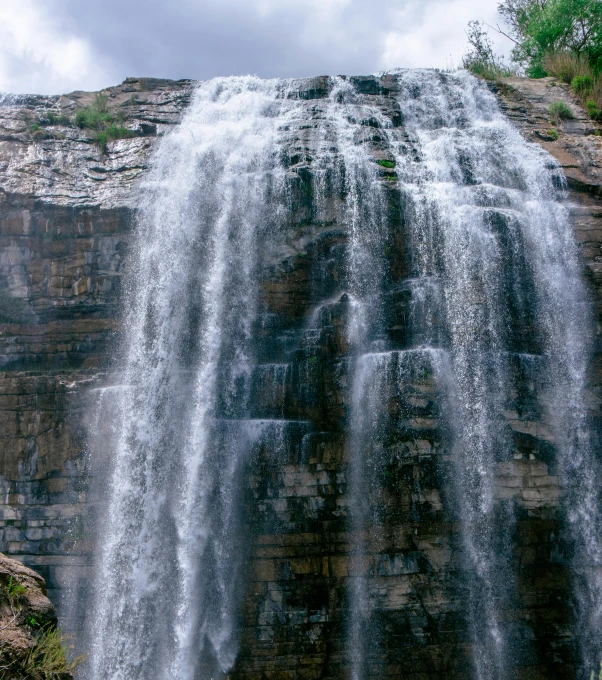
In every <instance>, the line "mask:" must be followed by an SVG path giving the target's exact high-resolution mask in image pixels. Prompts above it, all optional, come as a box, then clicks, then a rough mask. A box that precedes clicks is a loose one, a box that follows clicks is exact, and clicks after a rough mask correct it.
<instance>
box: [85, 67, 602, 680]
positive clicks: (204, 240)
mask: <svg viewBox="0 0 602 680" xmlns="http://www.w3.org/2000/svg"><path fill="white" fill-rule="evenodd" d="M323 81H324V82H323V83H322V85H320V87H317V86H316V87H315V88H314V89H311V90H309V91H306V90H303V93H302V94H300V93H301V92H302V86H303V84H302V83H300V82H299V81H262V80H259V79H257V78H252V77H245V78H220V79H216V80H213V81H209V82H207V83H202V84H200V85H199V86H198V88H197V90H196V92H195V95H194V98H193V100H192V103H191V105H190V108H189V109H188V111H187V112H186V114H185V116H184V119H183V121H182V123H181V125H180V126H179V127H178V128H177V129H175V130H174V131H172V132H171V133H170V134H168V135H167V136H166V137H165V138H164V139H162V140H161V143H160V144H159V146H158V150H157V151H156V153H155V155H154V157H153V162H152V170H151V171H150V174H149V177H148V179H147V181H146V184H145V186H144V187H143V188H142V189H141V203H140V205H141V208H140V211H139V216H138V221H137V230H136V234H135V249H134V250H135V252H134V256H135V258H134V259H135V263H136V264H135V267H134V270H133V273H132V276H131V284H130V287H129V289H128V290H127V309H126V312H125V334H124V335H125V341H124V357H125V358H124V366H123V369H122V370H121V371H120V380H119V382H120V384H121V387H120V388H119V389H118V390H113V391H111V396H112V398H113V399H114V400H115V403H113V404H112V405H111V412H112V413H119V419H118V420H119V422H118V424H115V422H114V421H113V423H112V426H111V430H112V435H111V437H108V438H107V437H106V436H105V433H104V432H103V418H97V420H96V421H95V426H94V427H95V432H94V433H93V438H95V441H96V444H95V447H96V448H98V447H99V445H101V448H102V446H106V447H108V449H110V455H108V454H107V453H106V452H105V453H104V454H103V460H107V461H108V460H111V461H112V462H111V470H110V475H109V477H108V478H106V479H105V480H104V481H103V479H102V473H101V471H97V473H95V476H96V477H97V481H96V482H95V483H96V485H97V492H96V496H97V497H98V498H101V499H102V498H103V497H104V498H105V499H106V500H104V501H102V500H101V501H99V502H100V505H101V506H102V505H103V504H104V505H105V506H106V508H105V510H104V513H101V519H100V520H99V522H100V524H99V536H100V540H99V548H98V555H97V558H98V559H97V570H96V580H95V584H96V585H95V592H96V601H95V603H94V608H93V614H92V615H91V616H90V617H89V618H90V639H91V640H92V648H91V649H92V651H91V659H90V664H89V666H90V670H89V673H90V675H89V677H90V679H91V680H126V679H127V680H137V679H140V680H141V679H142V678H157V679H165V680H167V679H171V678H178V679H181V680H207V679H208V678H217V677H224V676H225V675H227V674H228V673H229V672H230V671H231V670H232V669H233V667H234V665H235V661H236V658H237V654H238V652H239V647H240V638H241V633H240V631H241V629H242V627H243V622H242V619H241V617H242V610H243V600H244V591H245V582H244V578H243V576H244V574H245V571H246V567H245V565H246V558H247V555H248V551H249V550H250V549H251V543H252V538H251V537H250V536H249V535H248V533H247V532H245V530H244V520H245V518H244V514H245V511H246V510H245V508H247V509H248V502H249V494H248V493H247V492H248V489H247V487H248V480H247V477H248V476H249V474H250V473H249V470H250V466H251V464H252V463H251V461H252V459H253V456H254V455H256V452H257V451H259V450H261V451H262V452H263V453H262V454H261V455H266V456H271V461H272V463H271V464H272V465H273V466H275V468H276V469H277V468H278V466H279V465H280V466H282V465H284V464H285V461H290V460H296V461H299V460H305V458H306V449H305V447H306V443H307V441H309V439H308V437H309V433H310V432H312V431H316V432H318V433H319V432H322V433H323V431H324V430H327V429H328V428H330V429H331V430H332V431H334V432H335V434H337V435H341V437H342V438H343V439H344V441H345V442H346V445H347V446H346V450H347V452H348V453H347V458H348V460H347V461H346V465H347V468H346V470H345V472H346V484H347V487H346V489H347V505H346V513H347V514H346V527H347V529H346V530H347V533H348V535H349V539H348V542H349V547H348V557H347V566H346V570H347V571H346V590H347V592H346V600H345V602H346V604H345V605H344V606H343V611H344V612H345V621H344V626H343V627H344V631H345V632H344V635H345V645H346V650H345V655H344V656H345V660H344V662H343V664H342V665H343V668H344V675H345V677H350V678H352V680H365V679H367V678H369V677H378V676H379V673H380V671H379V669H380V668H381V666H382V664H383V663H384V661H383V659H384V658H385V656H386V653H388V652H386V650H385V644H384V641H386V636H387V635H389V629H388V628H387V623H386V617H384V616H381V615H382V607H383V606H384V605H383V604H382V603H383V601H384V600H385V599H386V597H385V595H384V594H383V593H384V591H385V590H386V588H385V587H384V586H382V581H379V579H381V578H382V577H384V576H390V575H396V576H403V575H407V574H414V573H418V572H419V571H420V568H419V567H418V566H417V563H418V561H419V559H420V558H419V549H418V548H417V547H416V546H415V545H414V542H413V538H412V536H411V535H410V534H408V535H407V536H404V537H403V539H402V538H399V537H397V538H396V539H395V540H397V543H395V541H394V540H393V539H392V538H391V536H392V535H393V534H394V533H395V531H397V529H398V528H399V527H398V526H397V525H396V526H395V527H394V529H395V531H393V530H392V528H391V526H392V523H394V522H397V523H398V525H400V526H401V525H403V526H404V527H409V528H408V532H409V531H410V530H411V529H412V527H414V526H417V525H418V524H419V523H420V522H422V521H424V520H425V518H428V519H429V521H433V522H438V523H440V524H443V523H448V524H453V525H454V526H456V525H457V526H458V527H459V529H458V530H459V533H460V548H459V550H458V557H457V558H456V559H458V563H459V572H460V576H459V577H458V578H459V581H461V584H462V587H461V589H460V595H458V599H459V600H461V603H460V605H458V606H459V607H460V608H461V609H462V612H463V616H464V617H465V619H466V620H467V622H468V623H467V625H468V628H469V637H470V648H471V657H472V661H473V668H472V669H471V671H470V672H471V674H472V676H473V677H474V678H475V680H491V679H496V680H504V679H505V678H510V677H513V675H512V672H513V671H512V663H513V649H514V648H515V645H516V644H517V643H518V640H517V633H516V631H514V630H513V628H512V625H511V622H509V614H508V612H509V611H510V610H511V608H512V606H514V603H515V601H516V598H517V584H516V578H517V574H516V571H515V570H516V566H515V564H514V562H513V556H512V541H513V537H514V534H515V531H516V524H517V517H516V514H517V510H516V507H515V505H514V503H513V502H512V501H511V500H508V499H504V498H498V497H497V495H496V476H497V475H498V474H499V469H500V466H503V465H505V464H508V462H511V461H513V460H515V458H520V457H521V456H522V453H521V451H520V450H518V448H517V444H516V441H515V432H514V431H513V418H514V416H513V409H514V408H515V406H514V405H513V399H514V393H515V391H516V386H517V384H518V381H519V380H520V379H521V378H520V375H519V374H520V372H521V371H523V372H524V371H525V370H529V371H530V372H531V374H532V376H533V380H532V381H533V384H534V385H535V387H534V391H535V393H536V401H537V409H539V411H538V413H539V416H538V417H539V418H540V420H541V423H542V427H543V426H545V427H549V428H550V430H551V431H553V437H552V436H551V438H553V439H554V446H555V456H556V463H557V466H558V469H559V471H560V473H561V474H562V476H563V483H564V487H565V489H566V493H565V494H564V498H563V501H562V502H563V503H564V506H563V511H564V513H565V515H566V517H567V522H568V526H569V527H570V533H571V535H572V538H573V540H574V558H573V567H574V571H575V574H576V584H575V594H576V602H577V609H576V619H577V628H578V629H579V637H580V641H581V648H582V656H583V666H584V668H585V667H587V668H589V667H593V665H594V664H595V662H596V660H597V659H598V657H599V655H600V653H601V652H602V648H601V646H600V643H599V642H598V635H597V632H598V630H599V629H600V624H601V623H602V620H601V619H602V576H600V574H601V573H602V540H601V539H600V538H599V537H598V532H597V528H598V527H599V526H600V522H601V521H602V517H601V516H600V512H599V507H600V503H599V490H598V489H599V484H598V480H599V478H600V471H599V470H598V463H597V461H596V456H595V450H594V443H593V440H592V435H591V433H590V424H589V422H588V408H587V404H588V393H587V371H588V366H589V361H590V354H591V352H592V345H593V337H592V336H593V330H592V325H593V323H592V318H591V311H590V301H589V299H588V294H587V291H586V289H585V286H584V283H583V281H582V274H581V271H580V267H581V265H580V262H579V258H578V252H577V247H576V244H575V242H574V237H573V234H572V231H571V225H570V222H569V219H568V213H567V209H566V206H565V205H564V203H563V199H564V184H563V181H564V180H563V176H562V173H561V171H560V169H559V167H558V165H557V164H556V163H555V161H553V159H552V158H551V157H550V156H549V155H547V154H546V153H545V152H544V151H543V150H542V149H541V148H540V147H538V146H536V145H533V144H529V143H527V142H526V141H525V140H524V139H523V138H522V137H521V136H520V134H519V133H518V132H517V131H516V130H515V129H514V128H513V126H512V125H511V124H510V122H509V121H508V120H506V118H505V117H504V116H503V115H502V113H501V112H500V110H499V108H498V104H497V101H496V99H495V97H494V95H493V94H492V93H491V92H490V91H489V90H488V89H487V87H486V85H484V84H483V83H482V82H479V81H477V80H476V79H475V78H474V77H473V76H471V75H469V74H468V73H464V72H459V73H456V74H445V73H440V72H435V71H431V70H425V71H421V70H417V71H405V70H403V71H399V72H397V71H396V72H392V73H389V74H384V75H383V76H382V77H380V78H379V79H373V81H371V82H376V83H377V86H376V85H374V86H373V85H370V87H368V86H367V85H365V84H362V81H361V79H349V78H344V77H338V78H330V79H323ZM320 88H322V89H320ZM370 88H372V89H370ZM379 88H380V89H379ZM308 92H309V93H308ZM385 94H386V97H385V96H384V95H385ZM308 120H310V121H311V124H308V123H307V121H308ZM308 178H309V179H308ZM300 187H301V188H300ZM301 192H305V193H304V194H303V196H305V199H307V200H305V199H304V200H305V203H304V202H303V200H301V199H300V198H299V196H300V195H301ZM306 224H317V225H320V229H323V231H324V233H325V232H326V230H327V227H325V226H322V225H334V226H330V227H328V228H331V230H332V231H330V232H328V234H330V235H332V234H333V233H335V236H332V239H333V241H337V245H335V246H333V252H334V251H336V252H335V254H334V255H333V254H332V253H330V260H329V261H328V262H322V261H319V262H317V263H314V266H315V267H316V271H317V273H316V274H315V279H316V282H317V283H316V284H315V290H312V291H311V294H308V295H307V297H306V298H303V304H304V305H305V307H304V308H303V315H302V318H301V317H299V318H297V317H295V319H294V321H289V322H287V323H289V325H288V326H286V327H285V324H284V322H283V321H282V319H281V318H277V317H278V314H277V313H276V312H274V311H273V310H271V311H270V310H267V303H266V302H265V299H264V297H265V296H264V297H262V295H263V292H264V288H262V286H263V284H264V283H265V280H266V278H268V277H269V276H271V275H272V274H273V272H274V271H275V270H278V268H279V267H280V269H279V270H278V271H282V270H286V266H288V264H287V265H286V266H285V265H282V262H283V261H285V260H286V258H290V257H291V252H296V251H299V250H303V248H305V247H306V244H307V243H308V242H309V241H310V240H311V239H310V237H309V236H308V235H307V234H308V233H309V232H304V231H303V229H304V228H305V227H304V225H306ZM300 225H301V226H300ZM320 233H322V232H320ZM339 242H340V243H339ZM299 244H301V245H299ZM340 244H342V245H341V246H340V248H342V249H343V252H344V255H343V256H342V259H343V260H344V265H343V267H342V269H341V271H338V270H336V267H337V265H336V258H337V257H339V255H338V254H337V253H339V252H340V250H337V248H338V247H339V245H340ZM295 249H296V251H295ZM303 257H305V258H307V257H308V255H307V251H303ZM286 262H288V260H286ZM334 270H336V271H335V273H334V274H333V271H334ZM295 290H296V289H295ZM301 297H302V296H301ZM278 304H280V305H283V306H285V305H286V301H282V300H279V301H278ZM284 316H286V314H285V313H284V312H283V313H282V314H281V317H284ZM290 316H294V315H290ZM341 319H343V321H341ZM341 324H343V325H344V327H345V331H344V334H343V336H344V337H339V336H337V335H336V334H337V332H338V330H337V329H338V328H339V327H340V326H341ZM326 336H328V338H327V340H325V337H326ZM333 338H334V339H333ZM328 343H330V345H329V344H328ZM326 345H328V347H326ZM331 346H332V347H331ZM333 347H334V349H333ZM328 352H331V353H330V354H328ZM335 355H336V357H337V359H336V361H337V362H338V363H337V364H336V367H335V369H332V371H331V372H334V373H337V372H338V373H337V375H338V376H339V379H340V384H344V385H345V390H346V394H345V397H344V399H343V401H344V404H343V406H342V407H341V408H342V409H343V411H344V412H343V414H342V415H341V416H340V417H339V416H338V411H337V408H339V406H340V405H339V404H338V403H337V404H334V405H333V404H331V403H327V401H328V400H324V399H322V397H321V396H320V394H321V392H320V391H321V390H322V391H323V390H324V389H325V388H324V385H325V384H326V382H327V381H328V380H329V379H331V378H330V377H329V375H330V374H329V373H328V371H327V369H329V367H328V366H325V365H324V362H327V361H329V359H328V357H331V356H335ZM325 357H326V358H325ZM341 357H342V358H341ZM526 364H528V366H529V368H528V369H527V368H525V366H526ZM329 370H330V369H329ZM341 376H342V378H341ZM113 395H114V396H113ZM333 414H334V415H333ZM517 419H518V416H516V418H514V420H517ZM337 428H338V429H337ZM266 451H267V452H268V453H266ZM416 461H419V462H420V465H423V466H424V470H423V469H420V470H418V471H417V472H413V471H412V470H413V468H414V467H416ZM428 474H431V475H438V476H439V477H440V478H441V479H442V480H443V483H442V484H443V487H444V488H443V490H442V493H441V494H439V493H438V492H436V491H435V492H430V493H431V495H430V496H429V498H428V500H427V498H426V496H425V494H426V491H425V489H424V488H423V486H422V482H421V480H422V479H423V478H424V476H426V475H428ZM103 484H104V486H103ZM98 489H100V490H101V491H100V492H99V491H98ZM103 494H104V496H103ZM282 502H283V503H284V500H283V501H282ZM291 525H292V522H291ZM454 530H455V529H454ZM416 532H417V529H414V533H416ZM396 536H397V535H396ZM400 546H402V547H400ZM406 595H407V593H405V592H403V593H402V592H399V593H398V594H397V595H396V597H397V599H398V600H399V601H402V600H403V598H404V597H406ZM418 600H419V604H420V607H422V609H424V610H425V611H426V606H425V604H424V603H423V601H422V600H421V599H420V598H419V597H418ZM402 651H403V650H400V651H399V653H400V654H401V653H402ZM329 677H330V676H329Z"/></svg>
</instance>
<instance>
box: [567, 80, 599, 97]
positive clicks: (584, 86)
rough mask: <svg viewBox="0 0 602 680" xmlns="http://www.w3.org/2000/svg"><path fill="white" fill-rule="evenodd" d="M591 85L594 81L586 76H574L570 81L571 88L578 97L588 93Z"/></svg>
mask: <svg viewBox="0 0 602 680" xmlns="http://www.w3.org/2000/svg"><path fill="white" fill-rule="evenodd" d="M593 85H594V80H593V78H592V77H591V76H588V75H582V76H575V77H574V78H573V80H572V81H571V87H572V88H573V90H575V92H576V93H577V94H578V95H580V96H583V95H585V94H587V93H588V92H591V89H592V87H593Z"/></svg>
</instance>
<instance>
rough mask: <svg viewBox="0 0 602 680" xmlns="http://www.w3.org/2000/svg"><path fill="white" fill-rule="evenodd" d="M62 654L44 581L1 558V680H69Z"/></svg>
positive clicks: (61, 639)
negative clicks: (49, 679)
mask: <svg viewBox="0 0 602 680" xmlns="http://www.w3.org/2000/svg"><path fill="white" fill-rule="evenodd" d="M65 653H66V649H65V645H64V641H63V638H62V637H61V634H60V632H59V631H58V629H57V620H56V615H55V613H54V607H53V606H52V603H51V602H50V600H49V599H48V596H47V593H46V583H45V582H44V579H43V578H42V577H41V576H40V575H39V574H37V573H36V572H35V571H33V570H32V569H28V568H27V567H24V566H23V565H22V564H20V563H19V562H16V561H15V560H11V559H8V558H7V557H6V556H5V555H2V554H0V677H1V678H2V679H3V680H26V679H27V680H45V679H46V678H50V677H52V678H57V679H59V680H71V679H72V678H73V674H72V670H73V664H69V663H68V662H67V660H66V658H65Z"/></svg>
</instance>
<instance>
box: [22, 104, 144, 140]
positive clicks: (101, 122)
mask: <svg viewBox="0 0 602 680" xmlns="http://www.w3.org/2000/svg"><path fill="white" fill-rule="evenodd" d="M52 125H64V126H73V125H75V126H76V127H78V128H80V129H82V130H84V129H88V130H90V131H91V132H92V138H93V140H94V141H95V142H96V144H97V145H98V146H99V147H100V149H101V151H102V152H103V153H106V151H107V144H108V143H109V142H112V141H114V140H116V139H128V138H130V137H136V136H137V135H136V133H135V132H134V131H133V130H129V129H128V128H126V127H124V125H123V119H122V118H121V117H120V116H116V115H115V114H114V113H113V112H111V111H110V109H109V98H108V96H107V95H106V94H102V93H100V92H99V93H98V94H97V95H96V96H95V97H94V101H93V102H92V104H90V106H85V107H82V108H79V109H77V110H76V112H75V115H74V116H73V118H69V116H66V115H64V114H56V113H55V112H54V111H49V112H48V113H47V114H46V115H45V116H43V117H41V118H40V119H39V120H38V121H37V122H35V123H33V125H31V127H30V128H29V131H30V133H31V135H32V136H33V137H34V139H48V138H50V137H54V138H61V135H57V134H56V133H55V134H51V133H49V132H47V131H46V130H44V128H45V127H47V126H52Z"/></svg>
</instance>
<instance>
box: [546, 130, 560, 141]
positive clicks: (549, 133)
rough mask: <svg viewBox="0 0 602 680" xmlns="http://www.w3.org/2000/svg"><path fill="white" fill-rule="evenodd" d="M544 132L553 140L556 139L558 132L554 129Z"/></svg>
mask: <svg viewBox="0 0 602 680" xmlns="http://www.w3.org/2000/svg"><path fill="white" fill-rule="evenodd" d="M546 132H547V134H548V135H549V136H550V137H551V138H552V139H553V140H554V141H556V140H557V139H558V132H556V130H546Z"/></svg>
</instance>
